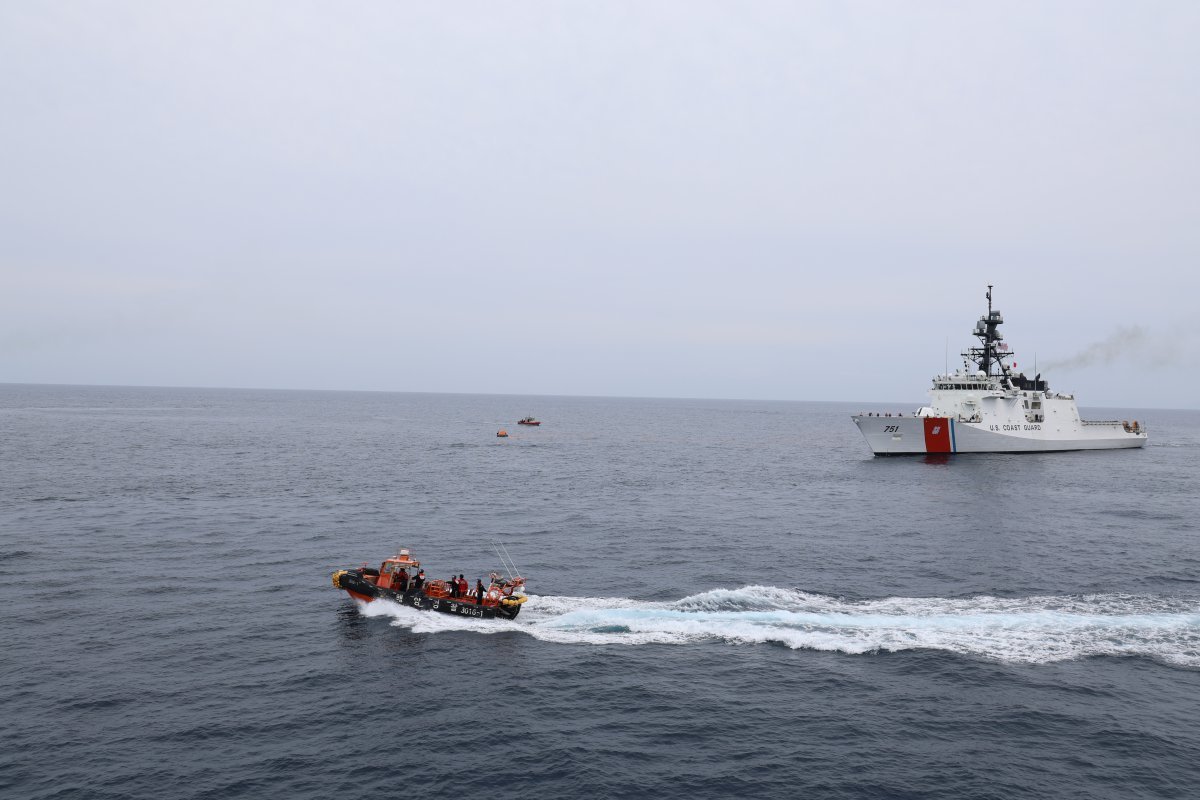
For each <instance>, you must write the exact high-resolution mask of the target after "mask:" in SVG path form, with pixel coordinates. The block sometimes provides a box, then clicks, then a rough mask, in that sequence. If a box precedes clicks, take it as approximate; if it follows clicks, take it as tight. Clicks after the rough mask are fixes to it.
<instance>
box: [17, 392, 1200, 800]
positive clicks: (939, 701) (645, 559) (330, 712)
mask: <svg viewBox="0 0 1200 800" xmlns="http://www.w3.org/2000/svg"><path fill="white" fill-rule="evenodd" d="M918 399H919V398H918ZM910 405H913V406H915V405H916V400H914V401H913V402H912V403H910ZM869 410H893V411H896V410H903V411H905V412H906V413H907V411H909V409H908V408H907V407H905V406H903V405H899V404H894V405H893V406H890V407H889V406H875V405H867V404H863V403H859V402H854V403H783V402H748V401H712V400H638V399H611V398H603V399H601V398H559V397H509V396H467V395H422V394H387V393H349V392H342V393H337V392H275V391H241V390H201V389H149V388H111V387H110V388H102V387H62V386H15V385H6V386H0V578H2V579H3V580H2V581H0V592H2V593H3V597H2V598H0V599H2V601H3V609H4V617H3V619H4V622H3V627H2V628H0V636H2V638H0V666H2V671H0V689H2V691H0V790H3V794H4V796H6V797H28V798H73V797H87V798H127V797H135V798H141V797H145V798H151V797H153V798H161V797H200V798H228V797H254V798H275V797H278V798H288V800H295V798H329V797H338V796H343V795H348V796H355V797H357V796H371V795H380V794H382V795H384V796H388V797H400V796H405V795H409V794H413V793H420V794H427V793H433V794H435V795H455V794H459V793H461V794H463V795H464V796H480V795H483V794H495V793H513V794H527V793H528V794H534V793H536V796H541V795H545V796H551V797H581V796H593V797H640V796H643V795H648V796H652V797H655V798H694V797H740V796H753V797H756V798H798V797H819V798H825V797H828V798H891V797H913V798H916V797H922V798H924V797H932V798H973V797H979V798H985V797H996V798H1000V797H1030V798H1032V797H1080V798H1084V797H1088V798H1095V797H1112V798H1130V797H1180V798H1186V797H1194V796H1200V722H1198V720H1200V542H1198V540H1197V527H1198V525H1197V519H1198V517H1200V498H1198V495H1197V490H1196V488H1195V487H1196V486H1198V485H1200V460H1198V459H1197V455H1198V453H1200V413H1198V412H1194V411H1155V410H1140V411H1134V410H1121V409H1086V408H1085V409H1084V413H1085V416H1086V417H1090V418H1105V419H1112V418H1117V419H1123V418H1124V419H1133V418H1137V419H1138V420H1139V421H1140V422H1141V423H1142V424H1144V425H1147V426H1148V427H1149V430H1150V442H1149V444H1148V445H1147V447H1145V448H1144V449H1142V450H1133V451H1120V452H1107V453H1058V454H1042V455H958V456H938V457H925V458H922V457H901V458H873V457H872V456H871V454H870V452H869V450H868V448H867V446H866V444H865V443H864V442H863V440H862V438H861V436H860V435H859V433H858V431H857V429H856V428H855V427H854V425H853V424H852V423H851V422H850V419H849V415H850V414H852V413H857V412H860V411H869ZM528 414H533V415H535V416H537V417H539V418H540V419H542V420H543V425H542V426H541V427H539V428H527V427H524V426H518V425H516V424H515V422H516V420H517V419H520V418H521V417H523V416H526V415H528ZM502 427H503V428H506V429H507V430H508V431H509V433H510V437H509V438H508V439H498V438H497V437H496V435H495V434H496V431H497V430H498V429H499V428H502ZM493 542H498V543H500V544H502V545H503V547H505V548H507V552H508V553H509V554H511V557H512V560H513V561H514V562H515V563H516V565H517V566H518V568H519V569H520V570H521V572H522V573H523V574H524V575H525V576H526V578H527V579H528V590H529V594H530V600H529V601H528V602H527V603H526V604H525V606H524V607H523V609H522V612H521V615H520V616H519V617H518V618H517V619H516V620H514V621H511V622H508V621H485V620H473V619H465V618H459V617H450V616H447V615H440V614H435V613H430V612H419V611H416V610H414V609H411V608H402V607H400V606H398V605H396V604H393V603H388V602H376V603H373V604H370V605H369V606H361V605H359V604H356V603H355V602H353V601H352V600H350V599H349V598H348V597H347V596H346V595H345V593H343V592H338V591H336V590H335V589H334V588H333V587H332V585H331V583H330V573H331V572H332V571H334V570H335V569H338V568H343V567H352V566H358V565H359V564H361V563H363V562H368V563H370V564H371V565H373V566H378V562H379V561H380V560H382V559H383V558H384V557H386V556H388V555H391V554H393V553H394V552H395V551H396V550H397V549H398V548H400V547H408V548H410V549H411V550H412V552H413V554H414V555H415V556H416V557H417V558H419V559H420V560H421V561H422V562H423V564H424V565H425V566H426V569H427V572H428V573H429V575H430V577H435V578H436V577H449V576H450V575H451V574H459V573H462V574H465V575H466V577H467V578H468V579H469V580H470V581H471V582H472V584H473V583H474V580H475V579H476V578H477V577H481V576H486V575H487V574H488V573H489V572H491V571H492V570H495V569H498V568H499V567H500V560H499V557H498V556H497V554H496V551H495V549H494V546H493Z"/></svg>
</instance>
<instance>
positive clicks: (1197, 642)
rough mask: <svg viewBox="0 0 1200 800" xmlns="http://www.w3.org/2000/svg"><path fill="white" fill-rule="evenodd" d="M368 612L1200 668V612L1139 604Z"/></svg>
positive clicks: (632, 636) (626, 636) (906, 601)
mask: <svg viewBox="0 0 1200 800" xmlns="http://www.w3.org/2000/svg"><path fill="white" fill-rule="evenodd" d="M363 613H364V614H366V615H368V616H372V617H377V616H386V617H391V618H393V620H394V622H393V624H395V625H401V626H404V627H407V628H411V629H412V630H414V631H416V632H423V633H435V632H439V631H450V630H470V631H477V632H480V633H497V632H501V631H520V632H523V633H526V634H528V635H530V636H533V637H536V638H537V639H540V640H543V641H550V642H562V643H572V644H629V645H636V644H651V643H655V644H683V643H688V642H699V641H703V640H716V641H724V642H728V643H730V644H762V643H768V642H770V643H777V644H782V645H785V646H787V647H791V648H795V649H811V650H830V651H838V652H843V653H854V654H859V653H876V652H891V651H899V650H912V649H917V648H926V649H933V650H945V651H948V652H952V653H958V654H960V655H968V656H977V657H982V658H989V659H994V660H997V661H1004V662H1013V663H1033V664H1038V663H1047V662H1053V661H1064V660H1070V659H1079V658H1086V657H1089V656H1144V657H1147V658H1153V659H1155V660H1158V661H1161V662H1163V663H1167V664H1172V665H1176V666H1184V667H1200V602H1196V601H1195V600H1185V599H1179V598H1167V597H1150V596H1139V595H1119V594H1108V595H1079V596H1045V597H1024V598H1000V597H989V596H978V597H968V598H939V597H889V598H883V599H879V600H863V601H849V600H843V599H839V598H836V597H829V596H826V595H819V594H810V593H807V592H801V591H796V590H789V589H780V588H776V587H771V586H745V587H742V588H740V589H715V590H712V591H708V592H704V593H702V594H697V595H692V596H690V597H685V598H683V599H681V600H678V601H676V602H673V603H652V602H642V601H637V600H630V599H624V598H600V597H563V596H546V597H538V596H531V597H530V600H529V603H528V604H527V605H526V606H525V608H524V609H523V610H522V612H521V616H520V617H518V618H517V619H516V620H514V621H511V622H509V621H485V620H476V619H467V618H462V617H452V616H450V615H447V614H432V613H429V612H424V611H417V610H416V609H411V608H406V607H403V606H400V605H398V604H396V603H391V602H386V601H376V602H373V603H371V604H369V605H365V606H363Z"/></svg>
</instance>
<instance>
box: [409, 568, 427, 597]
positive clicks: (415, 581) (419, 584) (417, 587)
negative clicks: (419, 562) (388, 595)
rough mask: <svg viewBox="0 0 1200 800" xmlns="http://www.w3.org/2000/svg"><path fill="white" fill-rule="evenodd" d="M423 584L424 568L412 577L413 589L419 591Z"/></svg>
mask: <svg viewBox="0 0 1200 800" xmlns="http://www.w3.org/2000/svg"><path fill="white" fill-rule="evenodd" d="M424 585H425V570H421V571H420V572H418V573H417V577H415V578H413V583H412V588H413V590H414V591H418V592H419V591H421V587H422V586H424Z"/></svg>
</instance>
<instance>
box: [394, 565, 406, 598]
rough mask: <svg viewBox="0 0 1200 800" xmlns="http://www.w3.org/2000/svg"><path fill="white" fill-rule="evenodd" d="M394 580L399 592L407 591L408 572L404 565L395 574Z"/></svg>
mask: <svg viewBox="0 0 1200 800" xmlns="http://www.w3.org/2000/svg"><path fill="white" fill-rule="evenodd" d="M396 580H397V582H398V585H399V586H400V591H401V593H403V592H407V591H408V572H407V571H406V570H405V569H404V567H401V568H400V572H399V573H398V574H397V575H396Z"/></svg>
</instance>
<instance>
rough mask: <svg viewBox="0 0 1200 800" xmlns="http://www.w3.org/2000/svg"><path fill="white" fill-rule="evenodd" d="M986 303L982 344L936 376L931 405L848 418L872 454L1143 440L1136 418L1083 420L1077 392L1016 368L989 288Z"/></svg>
mask: <svg viewBox="0 0 1200 800" xmlns="http://www.w3.org/2000/svg"><path fill="white" fill-rule="evenodd" d="M987 301H988V313H987V315H986V316H983V317H980V318H979V320H978V321H977V322H976V323H975V330H974V331H973V335H974V336H976V337H977V338H978V339H979V346H977V347H971V348H968V349H967V351H966V352H964V353H963V354H962V355H963V369H959V370H957V371H956V372H953V373H951V372H949V371H947V372H946V374H944V375H937V376H935V377H934V379H933V386H932V387H931V388H930V390H929V405H927V406H923V407H921V408H919V409H917V411H916V413H915V414H913V415H912V416H907V417H906V416H901V415H899V414H897V415H892V414H885V415H882V416H881V415H878V414H873V413H872V414H859V415H858V416H854V417H851V419H853V420H854V424H855V425H857V426H858V429H859V431H861V432H862V435H863V437H864V438H865V439H866V440H867V444H868V445H869V446H870V448H871V452H872V453H874V454H875V455H877V456H887V455H900V454H903V453H1051V452H1056V451H1062V450H1121V449H1126V448H1131V447H1142V446H1143V445H1145V444H1146V429H1145V428H1143V427H1142V426H1141V425H1140V424H1139V423H1138V422H1137V421H1136V420H1135V421H1133V422H1132V423H1131V422H1128V421H1117V420H1105V421H1103V422H1093V421H1089V420H1085V419H1081V418H1080V416H1079V408H1078V406H1076V405H1075V396H1074V395H1070V394H1062V393H1061V392H1052V391H1050V387H1049V385H1048V384H1047V383H1046V382H1045V381H1043V380H1042V376H1041V375H1040V374H1038V375H1035V376H1034V377H1033V378H1029V377H1028V376H1026V375H1025V373H1023V372H1018V371H1017V363H1016V361H1015V360H1012V363H1009V362H1010V360H1011V359H1013V354H1012V351H1011V350H1010V349H1009V347H1008V344H1007V343H1005V342H1004V335H1003V334H1001V333H1000V331H999V330H998V328H999V326H1000V325H1002V324H1003V323H1004V317H1003V316H1002V315H1001V314H1000V312H999V311H996V310H995V309H993V308H992V287H991V286H988V291H987Z"/></svg>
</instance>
